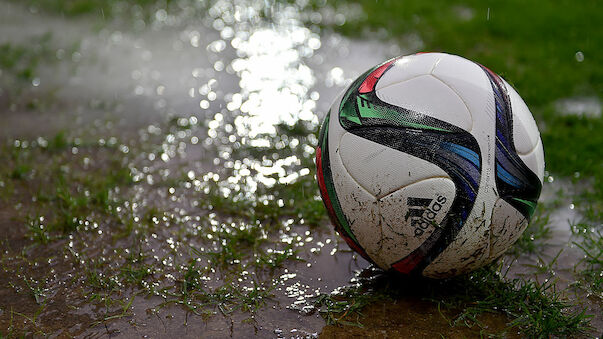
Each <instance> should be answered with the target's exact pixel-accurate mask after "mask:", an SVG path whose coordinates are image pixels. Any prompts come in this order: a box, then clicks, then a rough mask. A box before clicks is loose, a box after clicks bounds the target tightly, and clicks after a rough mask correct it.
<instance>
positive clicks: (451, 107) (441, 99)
mask: <svg viewBox="0 0 603 339" xmlns="http://www.w3.org/2000/svg"><path fill="white" fill-rule="evenodd" d="M398 62H399V61H398ZM390 71H391V69H390ZM388 73H389V71H388V72H387V73H385V74H388ZM378 84H379V83H378ZM376 93H377V97H379V99H381V100H383V101H384V102H386V103H388V104H392V105H396V106H398V107H403V108H406V109H409V110H413V111H416V112H421V113H424V114H427V115H429V116H431V117H433V118H436V119H439V120H442V121H445V122H447V123H450V124H452V125H455V126H457V127H460V128H462V129H464V130H466V131H468V130H470V129H471V127H472V125H473V122H472V119H471V115H470V114H469V111H468V110H467V107H466V106H465V104H464V103H463V101H462V100H461V98H460V97H459V96H458V95H456V93H454V91H452V89H450V87H448V86H447V85H446V84H444V83H443V82H441V81H439V80H438V79H436V78H434V77H433V76H431V75H429V74H428V75H424V76H419V77H415V78H413V79H410V80H406V81H404V82H398V83H396V84H393V85H390V86H387V87H384V88H381V89H379V90H377V91H376Z"/></svg>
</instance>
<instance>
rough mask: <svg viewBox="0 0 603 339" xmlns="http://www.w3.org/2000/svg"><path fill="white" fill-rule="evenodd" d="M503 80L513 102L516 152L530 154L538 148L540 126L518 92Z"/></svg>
mask: <svg viewBox="0 0 603 339" xmlns="http://www.w3.org/2000/svg"><path fill="white" fill-rule="evenodd" d="M502 80H503V83H504V84H505V87H507V94H508V95H509V99H510V100H511V111H512V112H513V141H514V145H515V150H516V151H517V153H519V154H526V153H530V152H531V151H532V150H533V149H534V148H535V147H536V146H537V144H538V140H539V139H540V133H539V132H538V126H536V121H534V117H533V116H532V113H530V110H529V109H528V106H526V104H525V102H524V101H523V99H521V97H520V96H519V94H517V91H515V89H514V88H513V87H512V86H511V85H509V83H508V82H506V81H505V80H504V79H502Z"/></svg>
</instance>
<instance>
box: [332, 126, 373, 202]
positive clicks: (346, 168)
mask: <svg viewBox="0 0 603 339" xmlns="http://www.w3.org/2000/svg"><path fill="white" fill-rule="evenodd" d="M348 133H350V132H348V131H346V132H345V133H343V134H342V135H341V137H339V142H338V143H337V149H336V150H335V153H337V156H338V157H339V161H341V165H342V166H343V168H344V169H345V172H346V174H347V175H348V176H349V177H350V178H352V180H353V181H354V182H355V183H356V185H358V187H360V188H362V189H363V190H364V191H365V192H366V193H367V194H368V195H370V196H371V197H373V198H374V199H375V200H376V199H377V197H376V196H375V195H374V194H373V193H371V191H369V190H368V189H367V188H366V187H364V186H362V185H361V184H360V183H359V182H358V180H356V178H354V176H353V175H352V173H350V170H349V169H348V167H347V166H346V165H345V162H344V161H343V158H342V157H341V152H340V151H339V148H340V146H341V139H343V137H344V136H345V135H346V134H348ZM350 134H351V133H350Z"/></svg>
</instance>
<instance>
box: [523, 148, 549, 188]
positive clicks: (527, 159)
mask: <svg viewBox="0 0 603 339" xmlns="http://www.w3.org/2000/svg"><path fill="white" fill-rule="evenodd" d="M519 158H520V159H521V160H522V161H523V162H524V163H525V164H526V166H528V168H529V169H531V170H532V171H533V172H534V173H536V175H537V176H538V179H540V182H541V183H543V180H544V165H545V164H544V149H543V148H542V141H541V140H540V138H539V139H538V144H537V145H536V147H534V149H533V150H532V151H531V152H530V153H527V154H519Z"/></svg>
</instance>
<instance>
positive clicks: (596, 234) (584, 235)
mask: <svg viewBox="0 0 603 339" xmlns="http://www.w3.org/2000/svg"><path fill="white" fill-rule="evenodd" d="M571 230H572V233H573V234H574V236H575V238H576V240H575V241H573V245H575V246H577V247H578V248H579V249H580V250H581V251H582V253H583V257H582V259H580V261H579V262H578V263H577V265H576V267H575V269H574V270H575V271H576V272H577V273H578V275H579V276H581V277H582V278H583V281H582V282H580V281H578V282H577V283H578V284H579V285H581V286H584V287H585V288H586V289H587V290H588V291H589V292H591V293H593V294H594V295H596V296H598V298H599V299H600V300H603V273H602V272H603V232H602V229H601V225H598V226H597V225H593V224H592V223H589V222H587V221H586V222H580V223H577V224H574V225H572V226H571Z"/></svg>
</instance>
